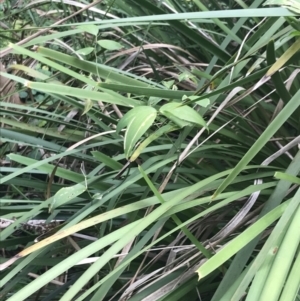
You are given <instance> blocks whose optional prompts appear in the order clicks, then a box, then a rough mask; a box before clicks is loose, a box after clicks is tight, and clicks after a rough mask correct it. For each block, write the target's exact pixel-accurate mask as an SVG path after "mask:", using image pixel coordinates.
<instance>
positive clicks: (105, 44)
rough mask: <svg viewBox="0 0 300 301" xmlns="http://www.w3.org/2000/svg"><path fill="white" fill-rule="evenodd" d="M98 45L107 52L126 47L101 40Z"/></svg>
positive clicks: (114, 42)
mask: <svg viewBox="0 0 300 301" xmlns="http://www.w3.org/2000/svg"><path fill="white" fill-rule="evenodd" d="M97 43H98V44H99V45H100V46H101V47H102V48H104V49H107V50H120V49H122V48H123V47H124V46H123V45H122V44H120V43H118V42H116V41H112V40H99V41H97Z"/></svg>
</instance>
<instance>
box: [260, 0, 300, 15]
mask: <svg viewBox="0 0 300 301" xmlns="http://www.w3.org/2000/svg"><path fill="white" fill-rule="evenodd" d="M266 5H280V6H282V7H286V8H287V9H289V10H290V11H292V12H294V13H296V14H300V1H299V0H268V1H266V2H265V3H264V4H263V6H266Z"/></svg>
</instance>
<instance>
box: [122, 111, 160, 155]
mask: <svg viewBox="0 0 300 301" xmlns="http://www.w3.org/2000/svg"><path fill="white" fill-rule="evenodd" d="M156 115H157V111H156V110H155V109H154V108H152V107H148V106H139V107H136V108H134V109H132V110H130V111H129V112H128V113H126V114H125V115H124V116H123V118H122V119H121V120H120V121H119V123H118V125H117V132H118V133H119V132H120V130H122V129H123V128H125V127H127V130H126V133H125V137H124V151H125V156H126V158H128V157H129V154H130V152H131V151H132V150H133V148H134V146H135V144H136V143H137V141H138V140H139V139H140V138H141V137H142V135H143V134H145V132H146V131H147V130H148V129H149V127H150V126H151V125H152V123H153V122H154V120H155V118H156Z"/></svg>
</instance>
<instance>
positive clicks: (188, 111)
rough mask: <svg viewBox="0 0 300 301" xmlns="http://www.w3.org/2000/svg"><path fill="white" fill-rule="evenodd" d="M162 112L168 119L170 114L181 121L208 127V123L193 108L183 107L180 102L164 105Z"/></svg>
mask: <svg viewBox="0 0 300 301" xmlns="http://www.w3.org/2000/svg"><path fill="white" fill-rule="evenodd" d="M160 112H161V113H162V114H164V115H165V116H166V117H168V116H169V117H170V114H172V115H173V116H174V117H176V118H179V119H180V120H184V121H188V122H191V123H194V124H198V125H200V126H204V127H207V125H206V122H205V121H204V119H203V118H202V116H201V115H200V114H199V113H197V112H196V111H195V110H194V109H192V108H191V107H189V106H183V105H181V104H180V103H178V102H170V103H167V104H165V105H163V106H162V107H161V108H160ZM169 117H168V118H169Z"/></svg>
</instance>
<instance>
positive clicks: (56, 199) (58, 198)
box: [49, 183, 86, 212]
mask: <svg viewBox="0 0 300 301" xmlns="http://www.w3.org/2000/svg"><path fill="white" fill-rule="evenodd" d="M84 191H86V186H85V185H83V184H81V183H79V184H76V185H74V186H71V187H64V188H61V189H60V190H59V191H57V192H56V194H55V195H54V196H53V201H52V203H51V204H50V207H49V212H53V210H54V209H55V208H58V207H60V206H62V205H64V204H66V203H67V202H69V201H71V200H73V199H74V198H76V197H77V196H79V195H80V194H82V193H83V192H84Z"/></svg>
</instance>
